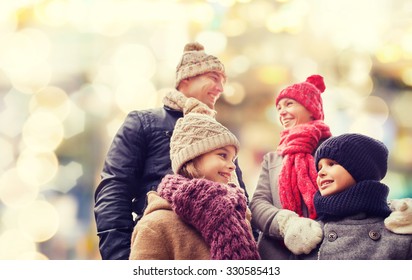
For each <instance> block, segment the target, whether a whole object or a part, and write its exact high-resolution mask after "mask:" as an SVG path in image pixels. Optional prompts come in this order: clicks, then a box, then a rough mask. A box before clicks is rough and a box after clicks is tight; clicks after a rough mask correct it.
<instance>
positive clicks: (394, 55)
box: [376, 44, 402, 63]
mask: <svg viewBox="0 0 412 280" xmlns="http://www.w3.org/2000/svg"><path fill="white" fill-rule="evenodd" d="M401 56H402V50H401V48H400V46H398V45H394V44H387V45H385V46H382V47H381V48H379V49H378V50H377V52H376V58H377V59H378V60H379V61H380V62H382V63H391V62H396V61H398V60H399V59H400V58H401Z"/></svg>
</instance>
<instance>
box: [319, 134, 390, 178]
mask: <svg viewBox="0 0 412 280" xmlns="http://www.w3.org/2000/svg"><path fill="white" fill-rule="evenodd" d="M322 158H328V159H331V160H335V161H336V162H337V163H339V164H340V165H341V166H343V168H345V169H346V170H347V171H348V172H349V173H350V174H351V175H352V177H353V179H355V181H356V182H360V181H363V180H377V181H380V180H382V179H383V178H384V177H385V175H386V172H387V169H388V149H387V148H386V146H385V145H384V144H383V143H382V142H381V141H379V140H376V139H373V138H371V137H368V136H365V135H362V134H356V133H347V134H342V135H339V136H336V137H332V138H330V139H328V140H326V141H325V142H323V143H322V145H320V146H319V149H318V150H317V151H316V154H315V159H316V168H317V166H318V163H319V160H320V159H322Z"/></svg>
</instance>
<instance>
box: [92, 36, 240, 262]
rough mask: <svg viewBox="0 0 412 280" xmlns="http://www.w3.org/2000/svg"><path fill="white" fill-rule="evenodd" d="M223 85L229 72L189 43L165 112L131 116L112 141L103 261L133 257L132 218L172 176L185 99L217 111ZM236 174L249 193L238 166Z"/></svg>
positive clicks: (99, 203)
mask: <svg viewBox="0 0 412 280" xmlns="http://www.w3.org/2000/svg"><path fill="white" fill-rule="evenodd" d="M225 81H226V74H225V68H224V65H223V64H222V63H221V62H220V61H219V59H218V58H216V57H214V56H212V55H208V54H206V53H205V52H204V48H203V46H202V45H200V44H199V43H189V44H187V45H186V46H185V49H184V53H183V56H182V59H181V61H180V63H179V64H178V66H177V68H176V84H175V88H176V89H175V90H171V91H170V92H169V93H167V94H166V96H165V98H164V100H163V103H164V106H163V108H155V109H149V110H143V111H133V112H131V113H129V115H128V116H127V118H126V120H125V122H124V123H123V125H122V127H121V128H120V129H119V131H118V132H117V134H116V136H115V137H114V140H113V143H112V145H111V147H110V149H109V152H108V154H107V157H106V160H105V163H104V167H103V171H102V173H101V178H102V180H101V182H100V183H99V185H98V187H97V189H96V192H95V208H94V213H95V218H96V224H97V234H98V236H99V238H100V241H99V249H100V254H101V256H102V259H112V260H114V259H128V258H129V254H130V241H131V235H132V231H133V227H134V225H135V221H134V220H133V215H132V213H135V214H136V218H135V220H136V221H137V220H138V219H139V217H140V216H141V215H142V213H143V211H144V208H145V204H146V203H145V202H146V193H147V192H148V191H149V190H154V189H156V188H157V186H158V184H159V183H160V181H161V179H162V178H163V177H164V176H165V175H166V174H168V173H172V169H171V162H170V137H171V135H172V132H173V129H174V126H175V123H176V121H177V119H179V118H181V117H183V107H184V104H185V102H186V100H187V98H189V97H193V98H196V99H198V100H199V101H202V102H203V103H205V104H206V105H207V106H208V107H209V108H211V109H214V106H215V103H216V101H217V100H218V99H219V97H220V95H221V93H222V92H223V85H224V83H225ZM236 166H237V164H236ZM236 175H237V177H238V181H239V185H240V186H241V187H242V188H243V189H245V185H244V183H243V181H242V173H241V171H240V169H239V167H238V166H237V167H236ZM245 191H246V189H245Z"/></svg>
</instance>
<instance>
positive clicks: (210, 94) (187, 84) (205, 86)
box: [179, 72, 225, 109]
mask: <svg viewBox="0 0 412 280" xmlns="http://www.w3.org/2000/svg"><path fill="white" fill-rule="evenodd" d="M224 82H225V78H224V77H223V75H222V74H220V73H217V72H208V73H205V74H202V75H198V76H196V77H191V78H188V79H185V80H183V81H181V82H180V85H179V90H180V91H181V92H182V93H183V94H184V95H186V97H193V98H196V99H197V100H199V101H201V102H203V103H205V104H206V105H207V106H208V107H209V108H210V109H214V108H215V103H216V101H217V100H218V99H219V97H220V95H221V94H222V92H223V85H224Z"/></svg>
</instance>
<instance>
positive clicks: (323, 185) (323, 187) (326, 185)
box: [319, 180, 333, 190]
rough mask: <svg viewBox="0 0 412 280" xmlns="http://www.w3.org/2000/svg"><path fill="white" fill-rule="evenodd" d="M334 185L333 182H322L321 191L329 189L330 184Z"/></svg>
mask: <svg viewBox="0 0 412 280" xmlns="http://www.w3.org/2000/svg"><path fill="white" fill-rule="evenodd" d="M332 183H333V180H325V181H322V182H320V187H319V188H320V189H322V190H323V189H325V188H327V187H328V186H329V185H330V184H332Z"/></svg>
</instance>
